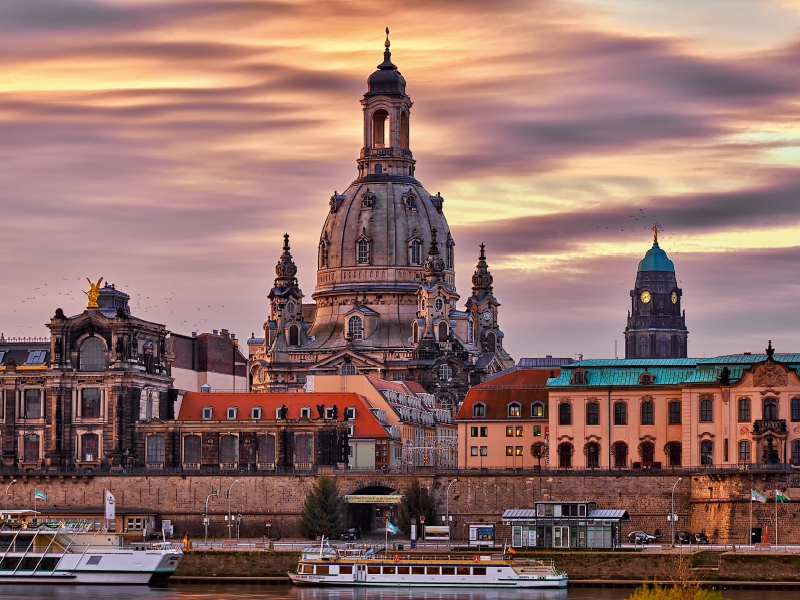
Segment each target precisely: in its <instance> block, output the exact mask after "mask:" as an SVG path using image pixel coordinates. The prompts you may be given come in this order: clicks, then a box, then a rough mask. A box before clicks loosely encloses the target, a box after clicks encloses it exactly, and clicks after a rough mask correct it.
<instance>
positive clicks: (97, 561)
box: [86, 556, 103, 565]
mask: <svg viewBox="0 0 800 600" xmlns="http://www.w3.org/2000/svg"><path fill="white" fill-rule="evenodd" d="M101 558H103V557H102V556H90V557H89V560H87V561H86V564H87V565H99V564H100V559H101Z"/></svg>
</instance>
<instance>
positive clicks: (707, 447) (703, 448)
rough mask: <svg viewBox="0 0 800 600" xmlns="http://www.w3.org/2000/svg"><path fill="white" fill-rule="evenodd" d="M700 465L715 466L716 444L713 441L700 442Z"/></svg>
mask: <svg viewBox="0 0 800 600" xmlns="http://www.w3.org/2000/svg"><path fill="white" fill-rule="evenodd" d="M700 464H701V465H713V464H714V442H712V441H711V440H703V441H702V442H700Z"/></svg>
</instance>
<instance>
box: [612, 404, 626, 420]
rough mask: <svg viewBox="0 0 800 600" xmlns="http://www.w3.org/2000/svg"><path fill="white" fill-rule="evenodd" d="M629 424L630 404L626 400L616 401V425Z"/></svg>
mask: <svg viewBox="0 0 800 600" xmlns="http://www.w3.org/2000/svg"><path fill="white" fill-rule="evenodd" d="M627 424H628V405H627V403H625V402H614V425H627Z"/></svg>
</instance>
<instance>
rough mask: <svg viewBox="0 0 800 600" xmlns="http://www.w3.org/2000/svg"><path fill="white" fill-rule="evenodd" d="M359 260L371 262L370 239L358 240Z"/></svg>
mask: <svg viewBox="0 0 800 600" xmlns="http://www.w3.org/2000/svg"><path fill="white" fill-rule="evenodd" d="M358 262H359V264H369V240H358Z"/></svg>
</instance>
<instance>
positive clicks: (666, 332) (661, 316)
mask: <svg viewBox="0 0 800 600" xmlns="http://www.w3.org/2000/svg"><path fill="white" fill-rule="evenodd" d="M682 294H683V292H682V291H681V289H680V288H679V287H678V284H677V279H676V278H675V267H674V265H673V264H672V261H671V260H670V259H669V258H667V253H666V252H664V251H663V250H662V249H661V248H660V247H659V245H658V227H653V247H652V248H650V250H648V251H647V253H646V254H645V256H644V258H643V259H642V260H641V261H640V262H639V270H638V272H637V273H636V284H635V287H634V289H632V290H631V310H630V311H629V312H628V325H627V327H626V328H625V358H686V355H687V337H688V334H689V332H688V331H687V329H686V312H685V311H682V309H681V296H682Z"/></svg>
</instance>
